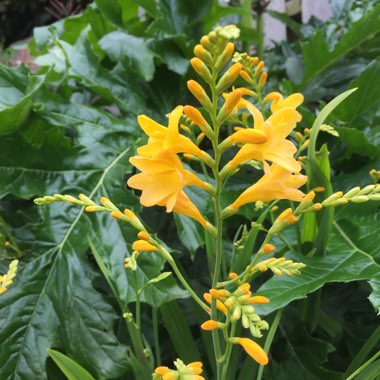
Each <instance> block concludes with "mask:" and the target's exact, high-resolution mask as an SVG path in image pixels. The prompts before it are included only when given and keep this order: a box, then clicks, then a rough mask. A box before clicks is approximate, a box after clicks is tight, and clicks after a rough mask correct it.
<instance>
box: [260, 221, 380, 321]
mask: <svg viewBox="0 0 380 380" xmlns="http://www.w3.org/2000/svg"><path fill="white" fill-rule="evenodd" d="M375 220H376V219H375ZM341 223H342V222H339V223H338V222H335V224H334V229H333V231H332V233H331V235H330V238H329V241H328V246H327V252H326V255H325V256H320V257H313V258H309V257H304V256H302V255H300V254H298V253H294V254H291V255H290V256H289V257H291V258H292V259H293V260H294V261H298V262H303V263H304V264H306V268H304V269H302V273H301V275H299V276H295V277H286V276H281V277H277V276H276V277H273V278H271V279H270V280H269V281H267V282H266V283H265V284H264V285H263V286H261V287H260V289H259V290H258V294H260V295H261V294H262V295H265V296H266V297H268V298H269V299H270V303H269V304H268V305H265V306H260V307H258V308H257V309H258V311H259V312H260V313H263V314H269V313H271V312H272V311H274V310H276V309H278V308H280V307H283V306H285V305H287V304H288V303H289V302H291V301H292V300H295V299H300V298H304V297H305V296H306V295H307V294H308V293H311V292H314V291H315V290H317V289H319V288H321V287H322V286H323V285H324V284H325V283H329V282H349V281H358V280H371V279H374V278H378V276H379V268H380V267H379V264H378V263H376V262H375V260H374V259H373V257H372V256H371V254H372V251H371V252H368V251H364V250H363V249H362V248H361V246H360V245H359V246H358V245H357V244H356V242H353V241H352V240H351V236H352V233H353V232H352V227H351V228H350V230H349V231H350V232H346V231H345V230H344V228H342V226H341ZM371 225H372V227H374V226H376V225H379V224H378V222H377V224H376V222H375V223H373V222H372V223H371ZM371 236H376V231H374V230H373V228H367V229H365V231H363V232H362V234H361V239H362V240H363V241H364V240H366V239H369V240H371ZM375 244H376V243H375ZM279 289H281V291H279ZM374 298H378V295H376V296H374ZM374 306H375V305H374Z"/></svg>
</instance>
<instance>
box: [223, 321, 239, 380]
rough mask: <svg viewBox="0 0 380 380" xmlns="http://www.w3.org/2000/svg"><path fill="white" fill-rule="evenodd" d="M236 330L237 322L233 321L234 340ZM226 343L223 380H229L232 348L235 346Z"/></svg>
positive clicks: (231, 333)
mask: <svg viewBox="0 0 380 380" xmlns="http://www.w3.org/2000/svg"><path fill="white" fill-rule="evenodd" d="M235 329H236V321H232V324H231V332H230V338H233V337H234V336H235ZM226 342H227V343H226V350H225V352H224V355H223V362H222V365H223V369H222V380H227V372H228V365H229V362H230V357H231V352H232V346H233V344H232V343H231V342H229V341H228V340H227V341H226Z"/></svg>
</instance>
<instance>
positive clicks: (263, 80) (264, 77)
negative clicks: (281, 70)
mask: <svg viewBox="0 0 380 380" xmlns="http://www.w3.org/2000/svg"><path fill="white" fill-rule="evenodd" d="M267 78H268V73H267V72H266V71H264V72H263V73H261V75H260V79H259V89H260V90H261V89H262V88H263V87H264V86H265V83H266V82H267Z"/></svg>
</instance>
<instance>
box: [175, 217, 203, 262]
mask: <svg viewBox="0 0 380 380" xmlns="http://www.w3.org/2000/svg"><path fill="white" fill-rule="evenodd" d="M174 220H175V223H176V226H177V233H178V237H179V239H180V240H181V243H182V244H183V245H184V246H185V247H186V249H187V250H188V251H189V252H190V254H191V255H192V256H193V257H194V255H195V252H196V250H197V249H198V248H199V247H202V246H203V245H204V230H203V228H202V227H201V226H200V225H199V223H198V222H197V221H195V220H193V219H190V218H188V217H186V216H184V215H179V214H175V215H174Z"/></svg>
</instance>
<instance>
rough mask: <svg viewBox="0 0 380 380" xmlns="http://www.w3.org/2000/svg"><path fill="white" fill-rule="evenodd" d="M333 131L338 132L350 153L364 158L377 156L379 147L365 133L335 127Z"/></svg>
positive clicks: (379, 151) (379, 150)
mask: <svg viewBox="0 0 380 380" xmlns="http://www.w3.org/2000/svg"><path fill="white" fill-rule="evenodd" d="M335 129H336V130H337V131H338V132H339V137H340V139H341V140H342V141H343V142H344V144H345V145H346V146H347V148H348V149H349V151H350V152H352V153H355V154H358V155H359V156H365V157H375V156H378V155H379V153H380V147H379V146H378V144H374V143H373V142H371V141H370V140H369V139H368V137H367V136H366V134H365V132H363V131H360V130H358V129H354V128H346V127H335ZM372 141H373V140H372Z"/></svg>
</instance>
